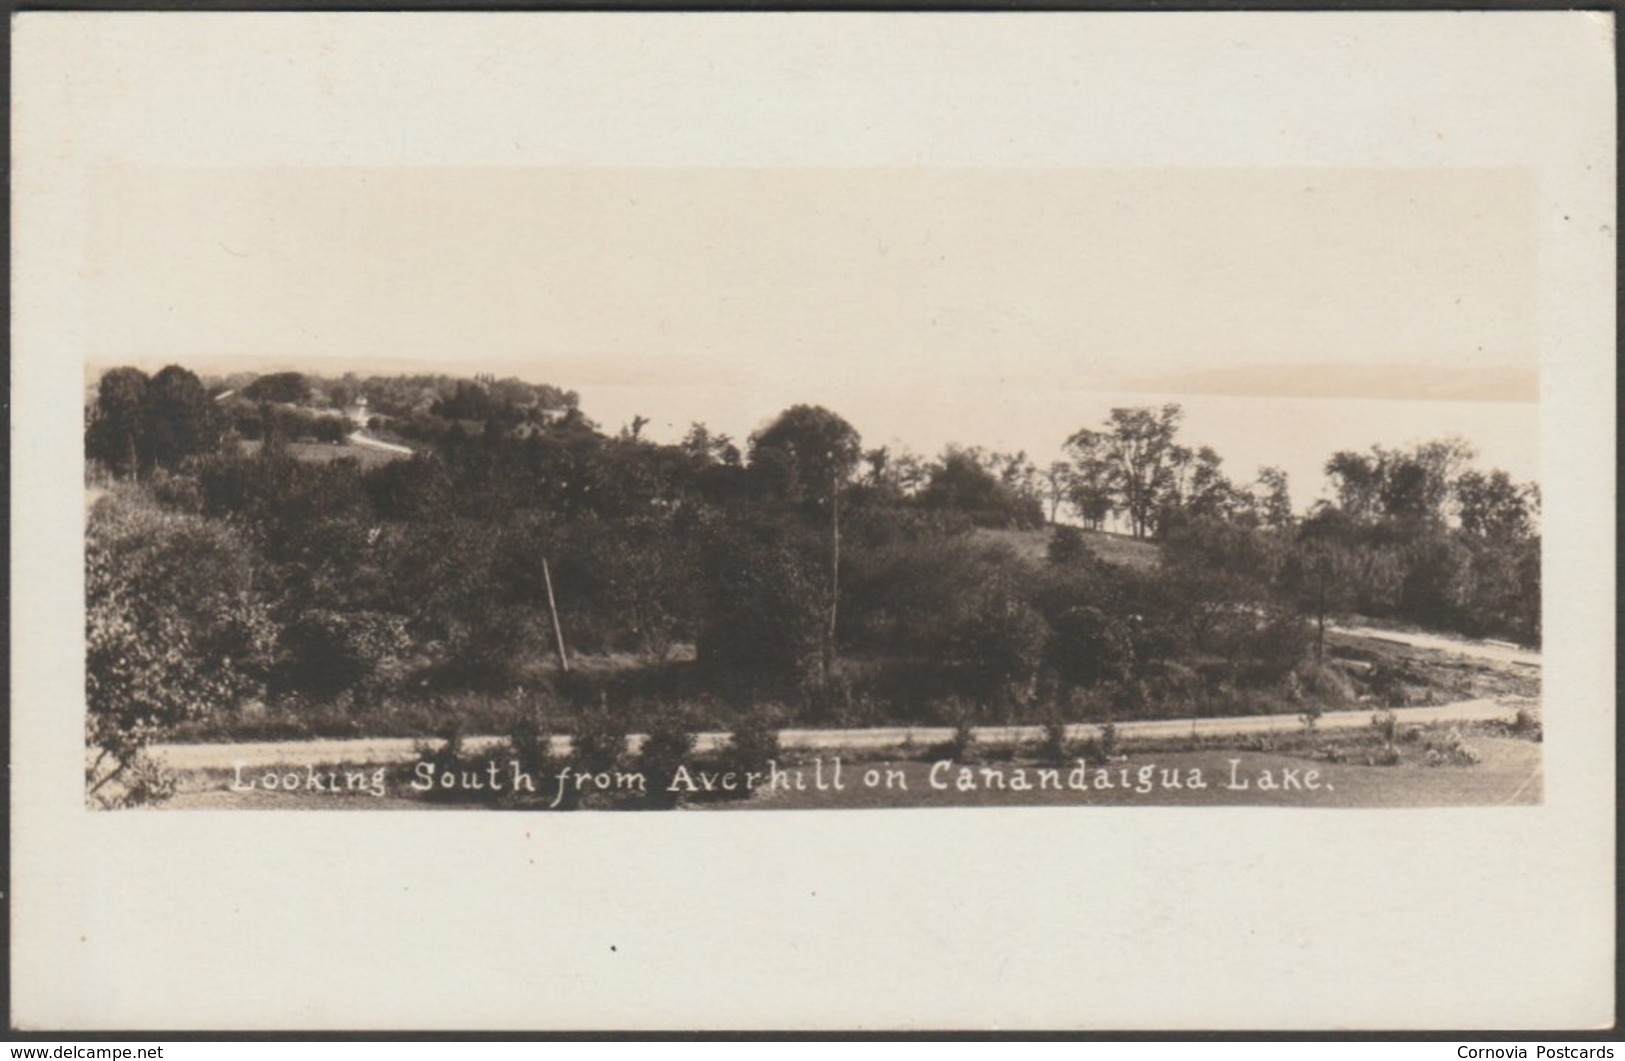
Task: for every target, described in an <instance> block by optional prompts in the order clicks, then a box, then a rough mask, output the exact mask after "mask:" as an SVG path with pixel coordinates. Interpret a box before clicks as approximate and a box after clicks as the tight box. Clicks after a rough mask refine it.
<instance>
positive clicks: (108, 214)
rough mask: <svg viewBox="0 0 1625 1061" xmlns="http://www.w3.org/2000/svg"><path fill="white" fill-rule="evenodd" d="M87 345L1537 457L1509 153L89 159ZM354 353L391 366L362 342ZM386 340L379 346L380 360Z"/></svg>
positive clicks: (645, 402)
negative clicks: (1205, 159)
mask: <svg viewBox="0 0 1625 1061" xmlns="http://www.w3.org/2000/svg"><path fill="white" fill-rule="evenodd" d="M96 184H97V188H96V192H97V194H96V195H95V198H94V202H93V204H92V218H93V223H92V227H91V247H92V252H93V253H92V254H91V256H90V261H91V262H92V264H93V270H92V273H91V275H90V276H89V277H87V287H88V298H87V311H88V313H87V321H88V323H89V326H90V327H89V334H88V343H89V346H88V350H87V360H88V361H90V362H93V363H96V364H106V365H112V364H125V363H130V364H141V365H145V366H149V367H158V366H159V365H161V364H164V363H168V362H171V361H174V362H178V363H182V364H188V363H189V362H190V363H197V364H203V363H210V364H217V363H231V362H233V361H238V362H240V363H242V364H244V365H255V366H261V365H264V366H272V365H286V366H287V367H290V368H300V369H302V370H307V371H328V372H338V373H342V372H344V371H347V370H354V371H357V372H360V373H361V374H363V375H365V374H367V373H368V372H369V371H381V372H383V373H384V374H392V373H393V372H394V371H396V370H397V369H396V368H394V366H400V367H401V368H404V369H405V370H407V371H436V372H444V373H446V374H449V375H463V376H471V375H474V374H476V373H485V372H492V373H495V374H497V375H499V376H508V375H513V376H519V377H521V378H524V379H528V380H531V381H532V382H540V383H550V384H553V385H556V386H559V387H562V388H565V389H569V390H575V391H577V392H579V393H580V395H581V400H582V406H583V408H584V410H585V411H586V412H587V414H588V415H589V416H590V417H592V418H593V419H594V420H596V421H597V422H599V423H600V425H601V426H603V427H604V428H605V429H606V430H609V431H614V430H615V429H617V428H618V427H620V426H621V425H622V424H625V423H627V422H629V421H630V420H631V419H632V417H633V416H634V415H642V416H645V417H649V418H650V419H651V421H652V423H651V424H650V426H649V429H648V434H649V436H650V437H652V438H655V439H658V440H661V441H673V440H675V438H677V437H680V436H681V434H682V433H683V432H684V431H685V430H686V429H687V427H688V425H689V423H690V422H692V421H704V422H706V423H707V424H708V425H710V426H711V427H712V428H713V429H714V430H718V431H724V432H727V433H728V434H730V435H733V436H734V437H735V438H738V439H741V440H742V439H743V438H744V437H745V436H747V435H748V434H749V433H750V432H751V431H753V430H755V429H757V428H759V427H761V426H762V425H763V424H764V423H765V422H766V421H767V420H768V419H769V418H770V417H771V416H773V415H774V414H775V413H777V412H778V411H780V410H782V409H783V408H785V407H787V406H788V405H791V404H796V403H801V402H806V403H813V404H820V405H824V406H826V407H828V408H831V409H833V410H835V411H836V412H838V413H840V414H841V415H843V416H845V417H846V418H847V419H848V420H850V421H851V422H852V423H853V424H854V426H856V427H857V428H858V429H859V431H860V432H862V434H863V435H864V437H865V440H866V443H867V444H868V445H871V446H874V445H890V446H893V447H894V448H895V447H897V446H907V447H908V448H910V449H912V450H914V451H915V452H916V453H919V454H921V455H922V456H932V455H935V454H936V453H937V452H939V451H940V449H941V448H942V446H943V445H944V444H946V443H949V442H956V443H960V444H964V445H980V446H984V447H987V448H990V449H1000V450H1007V451H1014V450H1025V451H1026V452H1027V454H1028V456H1029V457H1030V458H1031V459H1033V460H1034V461H1035V462H1036V463H1038V464H1039V465H1041V466H1042V465H1044V464H1047V463H1048V462H1049V461H1050V460H1052V459H1056V458H1058V457H1060V456H1061V446H1062V443H1063V442H1064V440H1065V438H1066V437H1067V436H1068V435H1070V434H1071V433H1072V432H1073V431H1076V430H1077V429H1078V428H1080V427H1085V426H1094V425H1096V424H1098V422H1099V421H1100V420H1102V419H1103V418H1104V417H1105V416H1106V414H1107V413H1108V412H1109V410H1110V408H1111V407H1112V406H1114V405H1124V404H1160V403H1161V402H1162V401H1165V400H1177V401H1179V402H1180V403H1181V404H1182V405H1183V406H1185V408H1186V411H1187V418H1186V426H1185V428H1184V430H1183V431H1182V440H1183V441H1185V442H1187V443H1188V444H1192V445H1199V444H1208V445H1212V446H1213V447H1214V448H1215V449H1217V450H1218V451H1219V453H1220V454H1221V455H1223V456H1224V457H1225V458H1226V462H1227V463H1226V467H1227V471H1229V473H1230V474H1231V476H1232V478H1233V479H1236V480H1238V481H1241V482H1245V481H1250V479H1251V478H1252V476H1253V475H1254V474H1255V473H1256V470H1257V466H1258V465H1260V464H1264V463H1269V464H1277V465H1281V466H1282V467H1285V468H1286V469H1287V471H1288V473H1289V475H1290V476H1291V478H1292V480H1293V487H1294V495H1295V498H1296V499H1297V503H1298V504H1299V505H1300V506H1302V505H1304V504H1307V503H1308V502H1309V501H1312V500H1313V499H1314V497H1316V496H1318V493H1319V490H1320V486H1321V476H1320V471H1319V469H1320V467H1321V466H1322V465H1323V464H1324V462H1325V459H1326V458H1327V457H1328V456H1329V455H1330V454H1331V453H1332V452H1334V451H1335V450H1338V449H1348V448H1354V449H1364V448H1366V447H1368V446H1370V445H1372V444H1373V443H1381V444H1383V445H1387V446H1398V445H1404V444H1406V443H1408V442H1411V441H1416V440H1420V439H1426V438H1435V437H1440V436H1441V435H1445V434H1451V433H1456V434H1461V435H1463V436H1465V437H1467V438H1468V439H1469V440H1470V441H1471V442H1473V443H1474V444H1475V445H1477V446H1478V447H1479V448H1480V449H1481V450H1482V451H1483V461H1482V463H1483V464H1484V465H1485V466H1495V467H1503V468H1505V469H1506V470H1507V471H1508V472H1510V473H1511V474H1513V475H1514V476H1516V477H1517V478H1519V479H1526V480H1527V479H1535V480H1538V479H1539V477H1540V462H1539V453H1538V421H1539V404H1538V402H1539V395H1540V380H1539V340H1538V336H1539V334H1540V333H1539V328H1538V318H1539V313H1538V307H1537V304H1536V294H1535V293H1536V291H1537V287H1538V285H1537V283H1536V267H1537V264H1538V262H1537V254H1536V250H1535V237H1534V232H1535V226H1534V218H1535V213H1534V205H1533V204H1534V184H1533V182H1532V179H1531V176H1530V174H1529V172H1528V171H1526V170H1521V169H1452V168H1435V169H1398V168H1393V169H1212V168H1206V169H1143V170H1117V169H1083V168H1079V169H1035V168H1026V169H990V168H980V169H977V168H958V169H956V168H945V167H915V168H909V167H879V168H847V169H840V168H818V167H801V168H780V169H774V168H710V169H705V168H692V169H689V168H659V167H649V168H639V167H622V168H613V169H595V168H575V167H543V168H520V167H515V168H500V167H476V168H414V167H394V168H374V169H359V168H357V169H322V168H309V169H306V168H279V169H201V168H163V169H159V168H140V167H120V168H113V169H108V170H104V171H101V172H100V173H99V174H98V176H97V180H96ZM369 366H379V367H378V368H369ZM383 366H390V367H383Z"/></svg>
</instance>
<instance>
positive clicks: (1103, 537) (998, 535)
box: [975, 527, 1160, 570]
mask: <svg viewBox="0 0 1625 1061" xmlns="http://www.w3.org/2000/svg"><path fill="white" fill-rule="evenodd" d="M1079 533H1081V534H1082V535H1083V540H1084V544H1086V545H1087V546H1088V547H1089V548H1090V549H1091V550H1092V551H1093V552H1094V554H1095V555H1096V556H1098V557H1100V558H1101V559H1102V560H1104V561H1106V562H1107V563H1109V564H1117V565H1119V566H1120V567H1132V568H1137V569H1139V570H1145V569H1147V568H1151V567H1155V566H1156V564H1157V558H1158V556H1159V555H1160V553H1159V552H1158V550H1157V547H1156V546H1155V545H1154V544H1152V543H1151V542H1146V541H1136V540H1135V539H1133V538H1131V537H1129V536H1127V535H1124V534H1111V533H1108V532H1106V531H1091V530H1086V531H1080V532H1079ZM975 534H976V535H977V537H979V538H982V539H984V540H986V541H992V542H1000V543H1002V544H1004V545H1008V546H1009V547H1010V548H1011V549H1013V550H1014V551H1015V553H1016V555H1017V556H1019V557H1021V558H1022V559H1023V560H1030V561H1033V562H1035V563H1042V562H1043V561H1044V559H1045V557H1046V555H1047V554H1048V550H1049V539H1050V528H1048V527H1045V528H1044V529H1042V530H1031V531H1024V530H994V529H991V528H987V527H979V528H977V530H976V531H975Z"/></svg>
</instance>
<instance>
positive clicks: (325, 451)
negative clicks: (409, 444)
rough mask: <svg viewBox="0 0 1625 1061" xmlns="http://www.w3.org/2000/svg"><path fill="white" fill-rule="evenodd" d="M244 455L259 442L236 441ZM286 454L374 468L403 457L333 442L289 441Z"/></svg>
mask: <svg viewBox="0 0 1625 1061" xmlns="http://www.w3.org/2000/svg"><path fill="white" fill-rule="evenodd" d="M238 445H239V447H241V448H240V450H239V452H241V453H242V455H243V456H245V457H252V456H253V455H254V454H256V453H258V452H259V451H260V443H259V442H258V441H255V440H245V441H243V442H240V443H238ZM288 455H289V456H290V457H292V458H293V459H294V460H297V461H303V462H305V463H306V464H325V463H328V462H330V461H337V460H355V461H359V462H360V463H361V467H362V468H376V467H377V466H379V465H381V464H388V463H390V462H391V461H397V460H402V459H405V457H406V454H404V453H391V452H390V451H388V450H381V449H371V448H369V447H366V446H351V445H348V444H345V443H335V442H290V443H288Z"/></svg>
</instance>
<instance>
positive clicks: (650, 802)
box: [637, 704, 694, 807]
mask: <svg viewBox="0 0 1625 1061" xmlns="http://www.w3.org/2000/svg"><path fill="white" fill-rule="evenodd" d="M648 731H649V732H648V736H647V737H645V738H644V741H643V747H642V748H641V749H639V751H638V760H637V764H638V769H639V770H640V771H642V773H643V776H644V784H645V786H646V788H645V792H646V795H645V797H644V801H645V803H646V805H647V806H650V807H675V806H676V805H677V804H678V802H679V801H680V800H681V798H682V793H680V792H672V791H668V788H669V786H670V785H671V783H672V778H673V777H675V776H676V774H677V768H678V767H680V766H686V765H688V764H689V761H690V759H691V758H692V756H693V754H694V727H693V725H692V723H691V721H690V712H689V709H688V707H687V705H683V704H678V705H676V706H675V707H673V708H671V709H669V710H666V711H660V712H657V713H656V714H655V715H654V717H653V718H651V719H650V720H649V725H648Z"/></svg>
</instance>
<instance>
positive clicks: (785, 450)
mask: <svg viewBox="0 0 1625 1061" xmlns="http://www.w3.org/2000/svg"><path fill="white" fill-rule="evenodd" d="M862 453H863V445H862V439H861V438H860V437H859V435H858V432H857V429H856V428H854V427H853V426H852V425H851V424H849V423H847V422H846V421H845V420H843V419H842V418H841V417H839V416H837V415H836V414H835V413H832V412H830V411H829V410H828V409H825V408H823V407H822V406H817V405H794V406H791V407H790V408H789V409H786V410H785V411H784V412H782V413H780V414H779V417H778V419H776V420H774V421H773V423H772V424H770V425H768V427H767V428H766V429H765V430H763V431H760V432H758V433H757V434H755V435H752V436H751V439H750V465H751V471H752V472H753V473H756V472H758V470H761V472H762V473H763V474H762V475H761V478H762V480H763V481H764V482H765V484H766V485H767V487H768V489H769V490H770V491H772V492H775V493H778V494H779V495H780V496H782V497H785V498H787V499H788V500H790V501H791V502H792V503H799V504H800V505H802V506H803V507H814V508H822V509H825V510H827V512H828V516H829V590H828V604H827V610H828V617H829V618H828V622H827V624H826V626H825V632H824V639H823V651H822V653H821V656H822V660H823V672H824V677H825V678H826V679H828V678H830V677H831V676H833V674H834V672H835V643H836V641H835V631H836V623H837V621H838V619H839V617H840V595H841V488H842V487H843V486H845V485H846V482H847V480H848V479H850V478H851V477H852V472H853V469H855V468H856V467H857V465H858V459H859V457H860V456H861V455H862Z"/></svg>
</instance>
